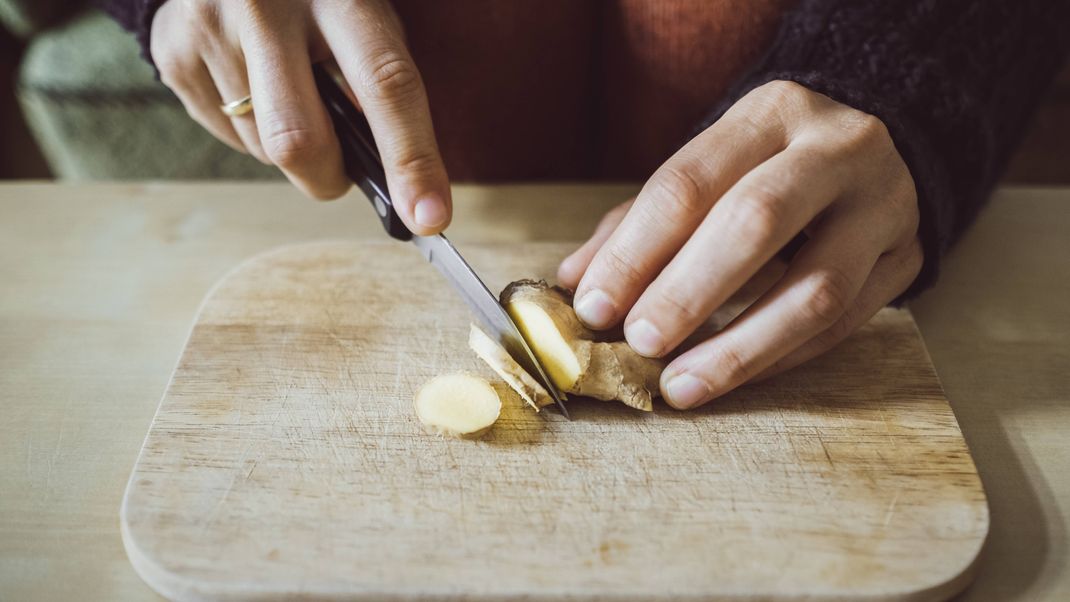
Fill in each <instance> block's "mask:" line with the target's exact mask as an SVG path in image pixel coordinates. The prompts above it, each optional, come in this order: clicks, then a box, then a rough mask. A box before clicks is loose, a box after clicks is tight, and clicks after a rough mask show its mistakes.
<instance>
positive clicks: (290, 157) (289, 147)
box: [260, 118, 328, 169]
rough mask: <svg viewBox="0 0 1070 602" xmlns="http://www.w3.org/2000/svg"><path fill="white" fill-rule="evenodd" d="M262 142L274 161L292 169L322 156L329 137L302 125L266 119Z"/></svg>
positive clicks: (282, 166) (265, 151) (261, 134)
mask: <svg viewBox="0 0 1070 602" xmlns="http://www.w3.org/2000/svg"><path fill="white" fill-rule="evenodd" d="M261 130H262V131H261V132H260V143H261V146H263V148H264V153H265V154H266V155H267V156H268V158H269V159H270V160H271V162H272V163H274V164H275V165H277V166H279V167H280V168H282V169H292V168H295V167H300V166H302V165H306V164H308V163H309V162H310V161H313V160H316V159H319V158H322V156H323V154H324V152H325V151H326V150H327V149H328V140H327V137H326V136H324V135H322V134H320V133H319V132H316V131H314V130H312V129H311V128H308V127H304V126H301V125H294V124H288V123H285V122H282V121H278V120H272V119H270V118H269V119H266V120H264V123H263V125H262V126H261Z"/></svg>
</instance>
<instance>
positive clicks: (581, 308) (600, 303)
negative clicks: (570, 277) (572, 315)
mask: <svg viewBox="0 0 1070 602" xmlns="http://www.w3.org/2000/svg"><path fill="white" fill-rule="evenodd" d="M575 310H576V315H577V316H579V318H580V320H581V321H582V322H583V323H584V324H586V325H588V326H590V327H591V328H605V327H607V326H609V325H610V324H612V323H613V302H612V301H610V300H609V296H607V295H606V294H605V293H603V292H602V291H600V290H598V289H594V290H591V291H588V292H587V293H586V294H584V295H583V296H582V297H580V298H579V301H577V302H576V305H575Z"/></svg>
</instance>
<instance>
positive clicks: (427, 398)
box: [413, 374, 502, 439]
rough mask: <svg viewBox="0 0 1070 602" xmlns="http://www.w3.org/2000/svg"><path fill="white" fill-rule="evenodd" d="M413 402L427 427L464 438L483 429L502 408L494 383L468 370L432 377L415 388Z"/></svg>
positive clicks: (488, 425)
mask: <svg viewBox="0 0 1070 602" xmlns="http://www.w3.org/2000/svg"><path fill="white" fill-rule="evenodd" d="M413 405H414V406H415V407H416V417H417V418H419V420H420V422H421V423H423V425H424V427H425V428H426V429H427V430H429V431H431V432H434V433H438V434H441V435H446V436H449V437H461V438H464V439H475V438H478V437H480V436H481V435H483V434H484V433H486V432H487V431H488V430H489V429H490V427H491V426H492V425H493V424H494V422H495V421H496V420H498V416H499V415H500V414H501V411H502V400H501V398H500V397H498V392H497V391H495V390H494V387H491V386H490V383H488V382H487V381H485V380H483V379H482V378H479V377H477V376H472V375H469V374H443V375H442V376H436V377H435V378H432V379H431V380H429V381H427V383H425V384H424V386H422V387H420V390H419V391H417V392H416V397H415V398H414V400H413Z"/></svg>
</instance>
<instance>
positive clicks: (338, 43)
mask: <svg viewBox="0 0 1070 602" xmlns="http://www.w3.org/2000/svg"><path fill="white" fill-rule="evenodd" d="M316 20H317V22H318V24H319V26H320V28H321V30H322V32H323V36H324V39H325V40H326V42H327V44H328V45H329V46H330V48H331V51H332V52H333V54H334V56H335V59H336V60H337V61H338V64H339V67H340V68H341V70H342V73H343V74H344V75H345V78H346V80H347V81H348V83H349V85H350V87H352V88H353V92H354V93H355V94H356V96H357V98H358V99H359V100H360V104H361V106H362V107H363V109H364V113H365V115H366V116H367V117H368V123H369V124H370V125H371V129H372V134H373V135H374V136H375V140H376V143H377V145H378V147H379V152H380V155H381V156H382V159H383V166H384V168H385V171H386V177H387V185H388V186H389V187H390V191H391V194H392V195H393V201H394V208H395V209H396V210H397V212H398V215H399V216H400V217H401V220H402V221H403V222H404V223H405V225H406V226H408V227H409V229H411V230H412V231H413V232H415V233H416V234H420V235H428V234H433V233H436V232H439V231H441V230H443V229H444V228H445V227H446V226H447V225H448V224H449V221H450V216H451V213H452V199H451V196H450V189H449V179H448V177H447V175H446V168H445V166H444V164H443V163H442V158H441V157H440V156H439V151H438V145H437V143H436V141H435V134H434V130H433V128H432V124H431V112H430V109H429V107H428V100H427V93H426V91H425V90H424V86H423V82H422V80H421V79H420V74H419V72H418V71H417V70H416V66H415V64H414V63H413V60H412V57H411V56H410V55H409V52H408V49H407V48H406V46H405V40H404V35H403V34H402V31H401V25H400V23H399V22H398V20H397V17H396V15H394V14H393V11H392V9H391V8H390V7H389V5H388V4H387V3H385V2H382V1H376V2H369V3H362V4H354V5H352V6H350V7H349V8H348V12H346V13H344V14H342V15H340V14H339V11H332V12H331V13H330V14H329V15H327V14H324V15H316Z"/></svg>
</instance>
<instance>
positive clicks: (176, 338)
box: [0, 183, 1070, 600]
mask: <svg viewBox="0 0 1070 602" xmlns="http://www.w3.org/2000/svg"><path fill="white" fill-rule="evenodd" d="M631 192H634V187H632V186H500V187H479V186H459V187H457V190H456V199H457V201H456V203H457V212H456V217H455V220H454V223H455V225H454V226H453V227H452V228H451V229H450V232H451V234H452V237H453V238H454V240H455V241H457V242H458V243H460V244H459V246H461V247H462V248H463V245H464V243H466V242H476V241H516V240H555V239H556V240H577V241H578V240H580V239H581V238H582V237H583V236H585V235H586V234H587V233H588V232H589V230H590V229H591V228H592V227H593V224H594V222H595V221H596V220H597V218H598V216H600V215H601V213H602V212H603V211H604V210H605V209H606V208H608V207H610V206H611V205H612V204H614V203H615V202H617V201H619V200H621V199H623V198H625V197H626V196H627V195H628V194H630V193H631ZM378 228H379V226H378V224H377V223H376V222H375V221H373V220H371V219H369V215H368V209H367V207H366V206H365V205H364V203H363V201H358V200H356V199H355V198H349V199H346V200H344V201H341V202H336V203H332V204H327V205H323V206H316V205H313V204H312V203H311V202H310V201H305V200H303V199H300V198H299V196H298V194H297V193H296V192H295V191H293V190H292V189H291V188H290V187H288V186H286V185H283V184H255V185H254V184H215V183H213V184H145V185H142V184H137V185H133V184H131V185H125V184H95V185H84V184H79V185H53V184H39V183H28V184H6V185H0V600H32V599H47V600H63V599H82V600H104V599H106V600H119V599H155V598H157V596H156V595H155V594H154V593H153V592H152V590H150V589H149V588H148V587H147V586H146V585H144V584H143V583H142V582H141V580H140V579H139V578H138V577H137V575H136V574H135V573H134V571H133V569H132V568H131V566H130V564H129V562H128V561H127V559H126V555H125V553H124V552H123V548H122V543H121V542H120V539H119V530H118V511H119V501H120V499H121V497H122V493H123V488H124V486H125V484H126V479H127V477H128V475H129V473H130V469H131V467H132V466H133V463H134V459H135V457H136V454H137V450H138V448H139V446H140V445H141V441H142V439H143V438H144V436H145V432H146V430H147V429H148V426H149V422H150V421H151V419H152V415H153V412H154V411H155V409H156V405H157V402H158V401H159V398H160V395H161V394H162V393H163V391H164V388H165V386H166V384H167V379H168V377H169V376H170V374H171V370H172V369H173V367H174V364H175V361H176V359H177V358H178V355H179V352H180V351H181V349H182V346H183V343H184V341H185V337H186V335H187V334H188V328H189V326H190V324H191V323H192V320H193V317H194V313H195V312H196V309H197V306H198V304H199V303H200V301H201V299H202V298H203V297H204V295H205V293H206V292H207V291H208V289H209V287H211V285H212V284H213V283H214V282H215V281H216V280H218V279H219V277H220V276H222V275H223V274H224V273H225V272H226V271H227V270H229V269H230V268H231V267H232V266H234V265H235V264H236V263H237V262H239V261H241V260H242V259H245V258H247V257H249V256H250V255H253V254H255V253H257V252H259V251H262V250H265V249H267V248H270V247H273V246H276V245H280V244H285V243H290V242H298V241H306V240H313V239H322V238H352V237H354V236H356V237H380V236H382V234H381V232H380V231H379V229H378ZM1067 233H1070V189H1047V190H1039V189H1022V188H1015V189H1006V190H1003V191H1001V192H1000V193H999V194H997V195H996V197H995V199H994V200H993V202H992V205H991V206H990V207H989V208H988V210H987V211H986V212H985V213H984V214H983V215H982V216H981V218H980V220H979V221H978V223H977V224H976V225H975V227H974V228H973V229H972V230H971V231H970V232H969V233H968V234H967V235H966V237H965V238H964V239H963V241H962V242H961V244H960V245H959V246H958V247H957V248H956V250H955V251H954V252H953V253H952V255H951V256H950V257H949V258H948V259H947V261H946V262H945V264H944V275H943V278H942V280H941V282H940V284H939V286H938V287H937V288H935V289H934V290H932V291H931V292H929V293H928V294H926V295H925V296H923V297H922V298H921V299H919V300H918V301H917V302H915V303H914V304H913V309H914V312H915V314H916V316H917V320H918V322H919V324H920V326H921V330H922V334H923V335H924V337H925V340H926V342H927V344H928V346H929V350H930V352H931V354H932V357H933V361H934V363H935V365H936V368H937V372H938V373H939V375H940V377H941V379H942V380H943V383H944V386H945V388H946V389H947V394H948V397H949V399H950V400H951V402H952V405H953V406H954V408H955V412H956V414H957V415H958V417H959V420H960V422H961V424H962V428H963V431H964V432H965V435H966V439H967V441H968V442H969V444H970V447H971V448H972V451H973V454H974V457H975V459H976V461H977V465H978V468H979V470H980V472H981V476H982V478H983V479H984V482H985V486H986V489H987V493H988V498H989V503H990V504H991V511H992V531H991V534H990V536H989V541H988V544H987V548H986V551H985V553H984V555H983V558H982V561H981V565H980V569H979V577H978V579H977V582H976V584H975V586H974V587H973V588H971V589H970V590H969V591H968V592H967V593H966V594H965V595H964V596H963V598H964V599H967V600H1006V599H1026V598H1028V599H1031V600H1033V599H1051V600H1058V599H1066V598H1068V597H1070V571H1066V570H1065V567H1066V566H1067V565H1068V564H1070V550H1068V538H1067V521H1068V520H1070V517H1068V515H1070V445H1068V444H1067V441H1068V440H1070V439H1068V435H1067V434H1066V432H1067V431H1070V301H1068V299H1070V278H1068V277H1067V276H1068V275H1070V235H1068V234H1067Z"/></svg>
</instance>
